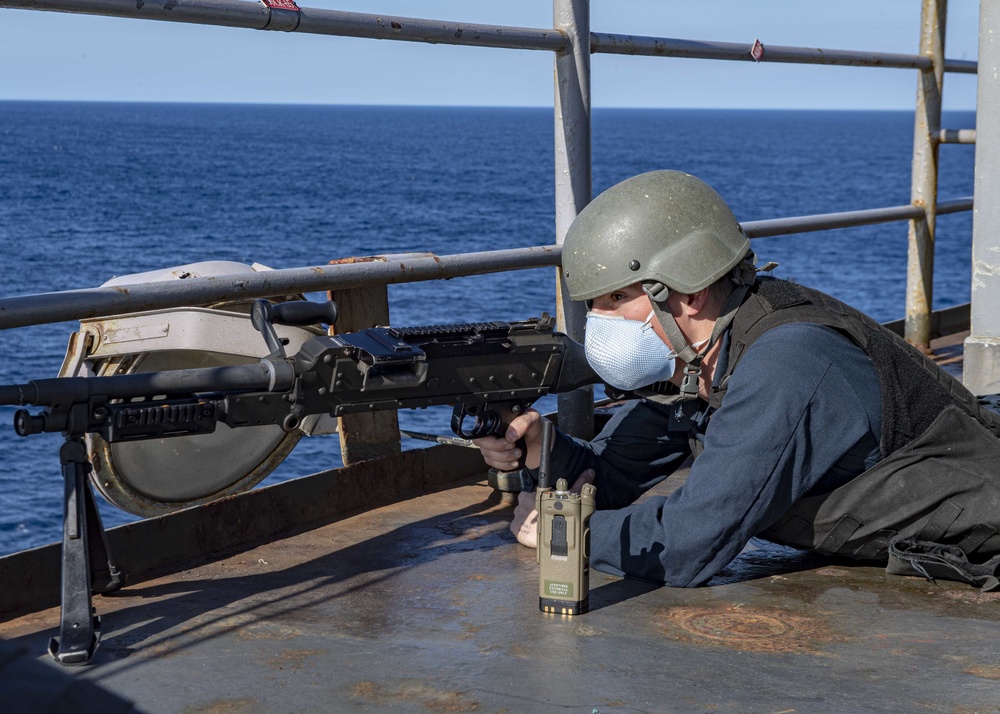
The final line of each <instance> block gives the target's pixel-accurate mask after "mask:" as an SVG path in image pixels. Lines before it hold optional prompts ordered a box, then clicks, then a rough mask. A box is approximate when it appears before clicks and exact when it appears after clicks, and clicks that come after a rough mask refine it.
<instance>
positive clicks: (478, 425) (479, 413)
mask: <svg viewBox="0 0 1000 714" xmlns="http://www.w3.org/2000/svg"><path fill="white" fill-rule="evenodd" d="M467 416H474V417H475V418H476V422H475V424H474V425H473V427H472V429H471V430H470V431H466V429H465V417H467ZM500 425H501V419H500V415H499V414H498V413H497V412H496V410H494V409H488V408H484V409H482V410H479V409H477V408H476V407H475V406H474V407H473V408H472V409H471V410H470V409H469V408H468V406H467V405H464V404H460V405H456V406H455V410H454V411H453V412H452V414H451V430H452V431H453V432H455V435H456V436H460V437H462V438H463V439H481V438H483V437H484V436H503V434H502V433H501V434H497V433H496V432H497V429H498V427H499V426H500Z"/></svg>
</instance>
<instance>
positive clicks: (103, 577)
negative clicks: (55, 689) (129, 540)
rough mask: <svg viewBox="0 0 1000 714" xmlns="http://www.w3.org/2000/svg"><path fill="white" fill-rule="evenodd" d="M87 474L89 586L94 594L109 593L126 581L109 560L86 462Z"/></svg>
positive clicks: (85, 486) (85, 492)
mask: <svg viewBox="0 0 1000 714" xmlns="http://www.w3.org/2000/svg"><path fill="white" fill-rule="evenodd" d="M86 470H87V473H86V474H84V478H83V497H84V501H85V504H84V507H85V508H86V510H87V551H88V553H89V557H90V579H91V582H90V585H91V589H92V591H93V592H95V593H110V592H114V591H115V590H118V589H120V588H121V587H122V586H123V585H124V584H125V580H126V579H127V577H126V575H125V573H123V572H121V571H120V570H119V569H118V568H117V567H116V566H115V564H114V562H113V561H112V560H111V549H110V548H108V534H107V532H106V531H105V530H104V523H103V521H101V512H100V511H98V510H97V499H95V498H94V489H92V488H91V487H90V481H89V480H88V479H87V475H89V473H90V462H89V461H88V462H87V469H86Z"/></svg>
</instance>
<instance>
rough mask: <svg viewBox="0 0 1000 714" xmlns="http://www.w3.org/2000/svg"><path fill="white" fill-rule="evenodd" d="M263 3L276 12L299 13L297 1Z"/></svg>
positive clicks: (269, 1)
mask: <svg viewBox="0 0 1000 714" xmlns="http://www.w3.org/2000/svg"><path fill="white" fill-rule="evenodd" d="M262 2H263V3H264V4H265V5H267V6H268V7H270V8H273V9H275V10H291V11H292V12H298V11H299V6H298V5H296V4H295V0H262Z"/></svg>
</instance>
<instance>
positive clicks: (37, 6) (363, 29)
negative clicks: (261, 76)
mask: <svg viewBox="0 0 1000 714" xmlns="http://www.w3.org/2000/svg"><path fill="white" fill-rule="evenodd" d="M0 8H13V9H21V10H51V11H56V12H71V13H81V14H85V15H104V16H108V17H124V18H131V19H139V20H161V21H166V22H187V23H196V24H202V25H221V26H224V27H243V28H247V29H252V30H282V31H286V32H305V33H307V34H314V35H337V36H340V37H362V38H369V39H376V40H401V41H404V42H427V43H431V44H447V45H471V46H478V47H499V48H506V49H519V50H548V51H550V52H561V51H562V50H564V49H566V46H567V40H566V37H565V36H564V35H563V34H562V33H561V32H559V31H558V30H555V29H551V28H529V27H505V26H502V25H479V24H472V23H463V22H446V21H443V20H426V19H419V18H412V17H394V16H391V15H373V14H368V13H360V12H343V11H340V10H325V9H321V8H309V7H301V8H300V9H299V12H294V11H289V10H282V9H275V10H271V9H270V8H269V7H267V6H266V5H265V4H264V3H262V2H248V1H247V0H145V2H136V0H0Z"/></svg>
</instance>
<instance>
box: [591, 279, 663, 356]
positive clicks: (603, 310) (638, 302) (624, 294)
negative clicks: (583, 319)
mask: <svg viewBox="0 0 1000 714" xmlns="http://www.w3.org/2000/svg"><path fill="white" fill-rule="evenodd" d="M668 301H669V299H668ZM652 310H653V307H652V305H651V304H650V302H649V296H648V295H647V294H646V293H645V292H643V289H642V285H640V284H639V283H635V284H634V285H629V286H627V287H624V288H621V289H619V290H615V291H613V292H610V293H607V294H605V295H600V296H598V297H596V298H594V299H593V300H592V301H590V311H591V312H593V313H596V314H598V315H604V316H605V317H612V316H614V317H624V318H625V319H627V320H637V321H638V322H645V321H646V318H647V317H649V313H650V312H652ZM652 325H653V330H654V331H655V332H656V334H657V335H659V337H660V339H661V340H663V341H664V342H665V343H666V344H667V345H669V344H670V341H669V340H668V339H667V337H666V335H665V334H664V333H663V328H662V327H661V326H660V321H659V320H657V319H656V318H655V317H654V318H653V321H652Z"/></svg>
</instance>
